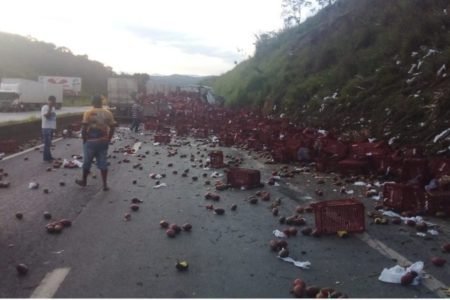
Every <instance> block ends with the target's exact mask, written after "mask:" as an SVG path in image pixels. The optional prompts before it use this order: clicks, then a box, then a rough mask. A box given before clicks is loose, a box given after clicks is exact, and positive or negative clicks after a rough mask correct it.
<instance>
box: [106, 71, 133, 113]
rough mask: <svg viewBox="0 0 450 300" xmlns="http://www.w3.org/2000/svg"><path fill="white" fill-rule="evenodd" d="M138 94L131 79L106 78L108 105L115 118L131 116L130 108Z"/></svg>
mask: <svg viewBox="0 0 450 300" xmlns="http://www.w3.org/2000/svg"><path fill="white" fill-rule="evenodd" d="M137 93H138V85H137V82H136V80H135V79H132V78H108V105H109V106H110V108H111V109H112V111H113V112H114V114H115V115H116V117H123V118H128V117H130V116H131V106H132V105H133V102H134V99H135V98H136V96H137Z"/></svg>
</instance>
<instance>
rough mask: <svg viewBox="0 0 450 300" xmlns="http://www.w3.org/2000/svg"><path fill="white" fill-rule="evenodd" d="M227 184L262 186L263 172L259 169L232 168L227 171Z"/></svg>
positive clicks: (250, 186) (248, 186) (238, 186)
mask: <svg viewBox="0 0 450 300" xmlns="http://www.w3.org/2000/svg"><path fill="white" fill-rule="evenodd" d="M227 184H229V185H230V186H232V187H236V188H240V187H244V188H247V189H249V188H255V187H260V186H261V172H259V171H258V170H252V169H244V168H231V169H230V170H229V172H228V173H227Z"/></svg>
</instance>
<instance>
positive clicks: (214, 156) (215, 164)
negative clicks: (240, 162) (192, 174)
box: [209, 151, 224, 169]
mask: <svg viewBox="0 0 450 300" xmlns="http://www.w3.org/2000/svg"><path fill="white" fill-rule="evenodd" d="M209 159H210V165H211V168H214V169H219V168H223V166H224V164H223V152H222V151H211V152H210V153H209Z"/></svg>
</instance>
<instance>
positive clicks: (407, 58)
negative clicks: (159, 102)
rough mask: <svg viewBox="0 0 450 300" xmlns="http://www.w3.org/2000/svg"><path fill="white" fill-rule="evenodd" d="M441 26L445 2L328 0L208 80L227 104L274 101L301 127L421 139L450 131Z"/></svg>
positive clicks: (445, 25) (448, 22)
mask: <svg viewBox="0 0 450 300" xmlns="http://www.w3.org/2000/svg"><path fill="white" fill-rule="evenodd" d="M445 9H447V12H446V11H445ZM449 27H450V6H449V5H448V1H445V0H427V1H423V0H390V1H371V0H337V1H335V2H334V4H332V5H329V6H327V7H326V8H324V9H322V10H321V11H319V12H318V14H317V15H316V16H314V17H312V18H310V19H308V20H306V21H305V22H303V23H301V24H300V25H298V26H295V27H291V28H285V29H283V30H281V31H280V32H276V33H274V32H270V33H266V34H262V35H260V36H258V39H257V41H256V44H255V45H256V51H255V54H254V56H253V57H251V58H250V59H248V60H246V61H244V62H242V63H240V64H238V65H237V66H236V67H235V68H234V69H233V70H231V71H229V72H227V73H225V74H224V75H222V76H220V77H216V78H214V79H209V80H208V82H207V83H208V84H210V85H211V86H212V87H213V88H214V90H215V92H216V93H217V94H219V95H221V96H223V97H224V98H225V99H226V105H228V106H230V107H242V106H246V107H257V108H261V109H263V110H265V112H272V108H273V105H274V104H276V109H275V111H273V112H275V113H282V112H284V113H286V114H288V115H289V116H290V117H291V118H292V119H293V120H296V121H298V122H299V123H302V124H304V125H312V126H318V127H322V128H325V129H336V130H338V131H341V132H345V131H351V130H361V129H368V130H370V131H371V135H372V136H373V137H377V138H384V139H386V138H390V137H393V136H396V135H398V134H401V138H400V139H399V141H400V142H402V143H423V142H424V141H426V142H429V141H430V140H432V138H433V137H434V136H435V135H436V134H437V133H439V132H441V131H442V130H444V129H446V128H448V127H450V125H449V120H450V110H449V108H450V104H449V103H450V101H449V98H450V84H449V83H450V81H449V79H448V77H449V76H450V73H449V75H447V74H446V72H447V69H448V68H449V67H450V64H449V63H450V34H449ZM435 50H436V51H435ZM443 65H445V66H446V69H445V70H442V71H441V72H440V73H439V75H438V70H439V69H441V67H442V66H443ZM413 66H414V67H413ZM269 104H270V105H269Z"/></svg>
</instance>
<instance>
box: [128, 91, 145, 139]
mask: <svg viewBox="0 0 450 300" xmlns="http://www.w3.org/2000/svg"><path fill="white" fill-rule="evenodd" d="M142 110H143V109H142V106H141V105H140V104H139V101H138V100H137V99H135V100H134V103H133V105H132V106H131V118H132V121H131V127H130V130H131V131H133V130H134V132H138V129H139V125H140V123H141V116H142Z"/></svg>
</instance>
